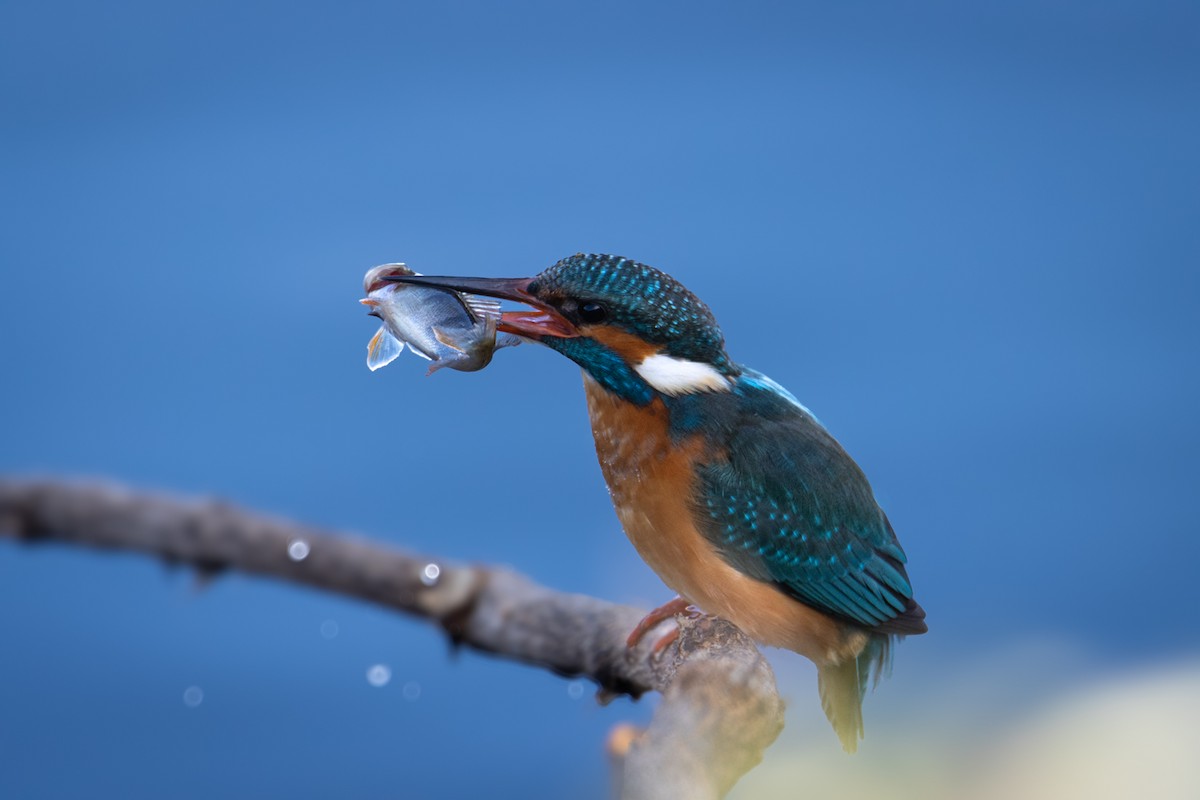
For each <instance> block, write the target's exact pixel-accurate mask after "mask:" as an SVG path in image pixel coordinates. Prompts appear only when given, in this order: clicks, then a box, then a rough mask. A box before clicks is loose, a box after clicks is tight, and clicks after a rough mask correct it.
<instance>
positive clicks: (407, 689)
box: [400, 681, 421, 703]
mask: <svg viewBox="0 0 1200 800" xmlns="http://www.w3.org/2000/svg"><path fill="white" fill-rule="evenodd" d="M400 691H401V692H402V693H403V694H404V699H405V700H407V701H409V702H410V703H411V702H412V701H414V700H416V699H417V698H419V697H420V696H421V684H419V683H417V682H416V681H409V682H408V683H406V684H404V688H403V689H401V690H400Z"/></svg>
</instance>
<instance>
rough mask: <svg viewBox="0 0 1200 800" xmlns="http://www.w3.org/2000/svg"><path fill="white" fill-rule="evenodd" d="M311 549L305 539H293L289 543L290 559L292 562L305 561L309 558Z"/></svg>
mask: <svg viewBox="0 0 1200 800" xmlns="http://www.w3.org/2000/svg"><path fill="white" fill-rule="evenodd" d="M309 552H311V551H310V549H309V546H308V542H306V541H304V540H303V539H292V540H291V541H290V542H288V558H290V559H291V560H292V561H303V560H304V559H306V558H308V554H309Z"/></svg>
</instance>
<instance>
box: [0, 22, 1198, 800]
mask: <svg viewBox="0 0 1200 800" xmlns="http://www.w3.org/2000/svg"><path fill="white" fill-rule="evenodd" d="M1198 80H1200V12H1198V11H1197V8H1196V6H1195V5H1194V4H1189V3H1158V4H1154V5H1153V6H1152V7H1151V6H1149V5H1147V4H1144V3H1135V2H1106V3H1094V2H1087V3H1084V2H1065V3H1045V2H1032V1H1030V2H1017V3H1007V4H1003V5H1002V6H1001V5H997V4H991V3H989V4H970V3H959V2H944V3H936V2H924V3H908V4H889V3H878V4H872V3H841V4H810V3H797V4H787V5H785V4H765V3H764V4H752V3H743V4H736V5H735V4H727V3H709V2H692V3H670V4H649V3H632V4H621V3H609V4H605V6H604V7H603V8H602V9H601V8H597V7H586V6H582V5H579V4H573V3H549V2H548V3H503V4H500V3H496V4H485V3H443V4H429V5H427V6H424V5H423V6H415V7H414V6H410V5H407V4H403V3H355V4H327V5H326V4H312V3H307V4H306V3H275V4H270V3H266V4H255V5H253V6H250V5H247V4H244V3H223V2H213V3H203V4H162V3H149V2H147V3H137V2H121V3H110V4H94V3H71V2H66V3H62V2H45V3H38V4H32V3H6V4H3V5H0V214H2V219H3V223H2V224H0V270H2V271H3V272H2V275H3V284H2V287H3V288H2V289H0V376H2V380H3V388H2V389H0V420H2V422H0V470H2V471H3V472H5V473H8V474H18V475H24V474H31V473H38V474H53V475H71V476H104V477H109V478H113V479H116V480H119V481H123V482H128V483H131V484H134V485H137V486H142V487H149V488H156V489H162V490H168V491H171V492H177V493H181V494H199V495H219V496H222V497H226V498H230V499H232V500H234V501H236V502H239V503H242V504H244V505H247V506H251V507H254V508H258V509H262V510H265V511H268V512H271V513H276V514H281V515H287V516H291V517H295V518H297V519H301V520H304V521H307V522H312V523H317V524H322V525H328V526H334V527H338V528H343V529H348V530H354V531H358V532H361V533H363V534H366V535H370V536H374V537H377V538H379V539H381V540H385V541H389V542H393V543H396V544H398V545H402V546H405V547H409V548H413V549H417V550H423V551H430V552H435V553H440V554H444V555H446V556H451V557H455V558H459V559H464V560H478V561H487V562H501V563H506V564H509V565H512V566H514V567H516V568H517V569H520V570H522V571H524V572H526V573H528V574H530V575H532V576H533V577H535V578H536V579H538V580H540V581H543V582H545V583H547V584H550V585H552V586H555V587H558V588H562V589H566V590H571V591H579V592H586V593H591V594H595V595H598V596H602V597H607V598H611V599H614V600H619V601H623V602H631V603H641V604H645V605H650V604H657V603H658V602H661V601H663V600H665V599H667V597H668V594H667V592H666V590H665V589H664V588H663V587H662V586H661V584H660V583H659V582H658V581H657V579H656V578H655V577H654V575H653V574H652V573H651V572H650V571H649V570H648V568H646V567H645V566H644V565H642V564H641V562H640V561H639V560H638V559H637V557H636V555H635V554H634V553H633V551H632V548H631V547H630V546H629V545H628V543H627V542H626V541H625V539H624V537H623V535H622V534H621V531H620V529H619V527H618V525H617V522H616V519H615V516H614V515H613V513H612V511H611V508H610V506H609V503H608V498H607V495H606V492H605V490H604V487H603V482H602V479H601V477H600V473H599V470H598V468H597V466H596V464H595V458H594V454H593V451H592V446H591V441H590V435H589V433H588V429H587V421H586V415H585V413H584V403H583V396H582V392H581V390H580V386H579V378H578V372H577V370H576V369H575V368H574V366H573V365H571V364H570V363H569V362H567V361H566V360H565V359H562V358H561V357H559V356H557V355H556V354H554V353H551V352H549V351H545V350H540V349H538V348H535V347H522V348H519V349H517V350H512V351H503V352H501V353H500V354H499V355H498V357H497V358H496V360H495V362H494V363H493V365H492V366H491V367H490V368H489V369H487V370H486V371H484V372H481V373H474V374H459V373H452V374H447V373H448V372H449V371H446V372H443V373H439V374H437V375H436V376H434V377H432V378H429V379H426V378H425V377H423V373H424V365H423V362H419V361H417V360H416V359H415V358H411V357H409V356H407V355H406V356H404V357H402V358H401V359H400V360H398V361H397V362H395V363H394V364H393V365H391V366H389V367H388V368H387V369H385V370H383V371H381V372H379V373H375V374H372V373H370V372H368V371H367V369H366V367H365V365H364V358H365V346H366V342H367V339H368V338H369V337H370V335H371V333H372V332H373V329H374V326H373V325H372V324H371V323H372V322H373V320H369V319H368V318H366V317H365V316H364V313H363V309H362V308H361V307H360V306H359V305H358V304H357V303H356V300H357V299H358V297H360V296H361V279H362V274H363V272H364V271H365V270H366V269H367V268H368V267H370V266H372V265H375V264H378V263H382V262H386V261H406V262H407V263H408V264H409V265H411V266H413V267H414V268H415V269H417V270H419V271H421V272H426V273H434V274H436V273H449V274H469V275H476V274H478V275H491V276H517V275H528V274H532V273H534V272H537V271H539V270H541V269H543V268H545V267H546V266H549V265H550V264H551V263H553V262H554V261H556V260H557V259H559V258H561V257H563V256H566V255H569V254H571V253H574V252H576V251H589V252H611V253H618V254H621V255H625V256H628V257H630V258H635V259H638V260H641V261H645V262H647V263H650V264H652V265H654V266H657V267H659V268H662V269H664V270H666V271H668V272H670V273H672V274H673V275H675V276H676V277H677V278H679V279H680V280H682V281H683V282H684V283H685V284H687V285H688V286H689V287H690V288H692V289H693V290H694V291H695V292H696V293H697V294H699V295H700V296H701V297H702V298H704V299H706V300H707V301H708V302H709V303H710V305H711V306H712V307H713V309H714V311H715V312H716V314H717V317H718V319H719V320H720V321H721V323H722V326H723V328H724V330H725V333H726V337H727V341H728V345H729V350H730V353H731V355H732V356H733V357H734V358H735V359H738V360H740V361H743V362H745V363H748V364H751V365H753V366H754V367H756V368H758V369H760V370H762V371H764V372H766V373H768V374H769V375H771V376H772V377H774V378H775V379H776V380H778V381H779V382H781V383H782V384H784V385H785V386H787V387H788V388H789V389H791V390H792V391H793V392H794V393H795V394H796V395H797V396H798V397H799V398H800V399H801V400H802V401H803V402H804V403H805V404H806V405H808V406H809V407H810V408H811V409H813V411H814V412H815V413H816V414H817V415H818V416H819V417H820V418H821V419H822V421H824V422H825V423H826V424H827V425H828V426H829V427H830V428H831V430H832V431H833V433H834V434H835V435H836V436H838V438H839V439H840V440H841V441H842V443H843V444H844V445H845V446H846V447H847V449H848V450H849V451H850V452H851V453H852V454H853V455H854V456H855V458H856V459H857V460H858V461H859V463H860V464H861V465H862V466H863V468H864V469H865V470H866V471H867V474H868V475H869V476H870V477H871V479H872V482H873V484H874V486H875V490H876V494H877V496H878V497H879V499H880V501H881V503H882V504H883V505H884V507H885V508H886V509H887V511H888V513H889V515H890V517H891V519H892V521H893V523H894V525H895V527H896V530H897V532H898V533H899V535H900V538H901V541H902V542H903V543H904V545H905V547H906V549H907V551H908V553H909V556H910V560H911V570H910V572H911V574H912V577H913V580H914V583H915V586H916V590H917V595H918V597H919V599H920V600H921V602H922V604H923V605H924V606H925V607H926V609H927V610H928V612H929V622H930V626H931V633H930V634H929V635H928V636H926V637H922V638H921V639H917V640H913V641H909V642H907V643H905V644H904V645H903V646H902V647H901V648H900V652H899V656H898V660H897V668H896V674H895V676H894V677H893V679H892V680H891V681H890V682H888V683H886V684H885V685H884V686H882V688H881V689H880V691H879V693H878V695H877V696H876V697H875V698H872V700H871V701H870V702H869V705H868V710H867V715H868V722H867V724H868V739H867V744H866V745H865V747H864V749H863V751H862V753H861V755H860V756H859V758H860V759H863V760H865V761H867V763H870V759H871V758H872V755H871V747H872V741H873V738H874V740H875V741H886V738H887V735H888V731H889V730H893V729H894V730H895V731H897V732H899V733H898V734H897V735H900V734H902V733H903V732H904V731H905V730H911V729H912V728H913V726H914V725H919V724H920V722H919V721H920V720H922V719H926V720H927V719H928V717H927V716H926V715H927V714H931V713H933V712H930V711H929V710H928V709H930V708H941V709H945V708H947V707H948V706H947V700H946V697H947V691H949V690H948V689H947V687H958V688H957V689H955V690H954V691H958V692H960V695H954V694H953V692H951V693H950V696H955V697H958V696H961V697H964V698H970V702H971V703H975V704H976V705H977V706H978V708H980V709H984V710H981V711H979V714H984V713H994V714H995V715H997V717H996V718H997V719H999V718H1000V717H1002V716H1003V715H1004V714H1005V713H1010V712H1011V711H1012V709H1013V708H1015V707H1020V706H1021V705H1022V704H1023V703H1024V704H1036V703H1037V702H1039V698H1041V697H1048V696H1052V695H1053V693H1054V692H1055V691H1057V690H1058V689H1059V688H1061V687H1063V686H1064V685H1067V684H1070V683H1072V682H1073V681H1075V680H1077V679H1078V678H1079V677H1080V676H1087V675H1106V674H1110V673H1117V672H1121V671H1123V670H1125V671H1127V670H1138V669H1143V668H1146V669H1150V668H1154V667H1156V666H1157V665H1160V664H1168V663H1175V662H1176V661H1178V660H1179V659H1189V658H1192V657H1194V656H1195V655H1196V654H1197V652H1200V626H1198V625H1197V624H1196V620H1195V592H1196V589H1195V585H1194V583H1195V581H1194V565H1195V564H1196V563H1197V559H1198V558H1200V543H1198V542H1200V539H1198V537H1197V536H1196V533H1197V529H1196V526H1197V523H1196V513H1195V497H1196V495H1195V492H1196V487H1197V485H1198V479H1200V458H1198V456H1197V452H1198V451H1200V422H1198V416H1197V414H1196V408H1197V407H1198V406H1200V379H1198V371H1197V368H1196V364H1197V363H1200V360H1198V353H1197V350H1198V348H1197V344H1198V334H1200V323H1198V321H1197V319H1198V317H1200V313H1198V312H1200V302H1198V301H1200V291H1198V290H1200V269H1198V265H1200V226H1198V225H1197V222H1196V221H1197V219H1198V218H1200V156H1198V152H1200V151H1198V148H1197V142H1200V102H1197V99H1198V95H1197V85H1198ZM480 443H482V445H483V446H482V448H481V447H480V446H479V445H480ZM481 450H482V451H483V452H484V453H490V454H493V455H494V456H495V459H496V460H495V461H493V460H492V459H491V458H488V457H480V456H479V452H480V451H481ZM501 458H502V459H503V464H504V465H505V466H504V468H499V467H498V466H497V464H498V463H499V460H500V459H501ZM514 465H516V467H514ZM521 465H527V468H520V467H521ZM327 621H334V622H336V623H337V628H338V634H337V636H336V637H334V638H325V637H324V636H322V634H321V626H322V623H325V622H327ZM1031 643H1032V644H1031ZM1050 651H1052V652H1054V653H1058V654H1059V655H1060V656H1061V654H1062V653H1070V654H1071V655H1070V656H1069V657H1068V656H1064V657H1062V658H1061V659H1060V660H1055V659H1057V658H1058V656H1055V657H1054V658H1050V659H1049V660H1047V659H1046V658H1045V657H1044V654H1045V653H1046V652H1050ZM1028 653H1033V654H1034V655H1031V656H1029V657H1028V658H1024V657H1023V656H1021V655H1020V654H1028ZM1023 658H1024V660H1022V659H1023ZM1010 659H1012V661H1010ZM774 661H775V663H776V664H777V665H778V668H779V672H780V681H781V688H782V689H783V691H784V693H785V694H786V695H787V696H788V698H789V699H790V702H791V708H790V712H789V726H790V728H789V731H790V732H795V731H811V737H810V738H809V740H807V742H806V743H805V744H804V746H806V747H809V748H818V749H819V750H822V751H823V750H824V749H826V748H828V750H829V752H830V754H831V757H832V754H833V753H834V752H835V750H836V742H835V740H834V737H833V735H832V733H831V732H829V731H827V730H825V728H824V725H825V723H824V721H823V720H822V719H820V711H819V706H818V704H817V702H816V690H815V680H814V678H813V674H812V669H811V667H810V665H808V663H807V662H805V661H803V660H802V659H800V658H799V657H798V656H794V655H792V654H788V653H778V654H777V655H776V656H775V657H774ZM376 663H385V664H387V665H389V666H390V668H391V669H392V671H393V676H394V677H393V679H392V681H391V683H389V684H388V685H387V686H385V687H383V688H373V687H371V686H370V685H369V684H368V683H367V681H366V679H365V673H366V670H367V668H368V667H369V666H370V665H372V664H376ZM1010 663H1014V664H1018V666H1014V667H1013V668H1012V669H1007V668H1004V669H1001V668H999V667H998V666H997V665H1003V664H1010ZM1039 665H1040V666H1039ZM1018 682H1019V684H1020V686H1019V688H1018V685H1017V683H1018ZM406 685H408V686H409V687H410V691H409V694H410V695H411V694H412V693H413V692H412V686H414V685H415V686H419V689H420V694H419V697H418V698H417V699H415V700H412V699H406V697H405V693H404V691H403V687H404V686H406ZM189 686H199V687H202V689H203V691H204V701H203V702H202V703H201V704H200V705H199V706H198V707H196V708H189V707H187V706H186V705H185V704H184V703H183V701H182V695H183V692H184V690H185V689H186V688H187V687H189ZM569 688H570V685H569V684H568V683H567V682H565V681H563V680H562V679H559V678H556V677H553V676H550V675H547V674H543V673H542V672H540V671H537V670H533V669H529V668H525V667H520V666H516V665H511V664H507V663H503V662H498V661H495V660H492V659H489V658H486V657H483V656H480V655H477V654H471V653H464V654H461V655H459V656H451V655H449V654H448V653H447V648H446V646H445V644H444V642H443V641H442V640H441V638H440V637H439V636H438V635H436V634H435V633H434V632H433V631H432V630H430V629H428V628H427V627H425V626H423V625H421V624H417V623H414V622H412V621H410V620H407V619H403V618H398V617H396V616H394V615H391V614H388V613H385V612H383V611H380V610H376V609H374V608H370V607H367V606H364V605H362V604H358V603H353V602H350V601H346V600H342V599H340V598H336V597H329V596H324V595H319V594H315V593H312V592H308V591H305V590H301V589H297V588H293V587H290V586H281V585H276V584H272V583H267V582H262V581H255V580H251V579H246V578H242V577H238V576H233V577H227V578H223V579H221V580H219V581H218V582H217V583H215V584H214V585H213V586H211V587H210V588H209V589H208V590H207V591H204V592H197V591H196V590H195V589H194V587H193V583H192V580H191V577H190V576H189V575H188V574H186V573H184V572H172V571H170V570H167V569H165V568H164V567H163V566H161V565H160V564H157V563H154V562H150V561H148V560H145V559H140V558H136V557H131V556H112V555H97V554H93V553H89V552H82V551H75V550H69V549H62V548H21V547H16V546H14V545H11V544H0V754H3V755H2V756H0V763H2V764H3V766H2V768H0V795H3V796H6V797H9V796H11V797H73V796H81V795H84V794H86V795H88V796H122V797H130V798H133V797H146V798H151V797H163V796H171V797H177V798H188V797H196V798H201V797H203V798H207V797H212V796H216V795H221V796H229V795H230V793H231V792H232V793H233V796H259V797H264V796H273V797H290V798H294V797H328V796H331V795H332V794H334V793H339V794H342V795H343V796H359V795H367V794H371V795H372V796H378V795H380V794H384V795H387V794H394V795H396V796H412V797H441V796H447V797H448V796H464V795H466V794H467V793H471V794H477V793H482V792H487V794H488V795H489V796H492V797H531V796H535V797H566V796H570V797H579V798H601V797H605V796H606V792H607V788H606V787H607V784H606V781H607V776H606V767H605V763H604V759H603V757H602V754H601V743H602V741H603V738H604V735H605V733H606V731H607V730H608V729H609V727H610V726H612V725H613V724H614V723H616V722H618V721H620V720H623V719H634V720H644V719H646V718H647V715H648V714H649V712H650V711H651V710H652V705H653V703H652V701H651V702H649V703H647V702H643V703H640V704H637V705H633V704H629V703H627V702H620V703H617V704H616V705H615V706H612V707H609V708H603V709H602V708H598V707H596V706H595V705H594V704H593V703H592V702H591V701H590V699H589V697H590V692H589V693H585V695H584V698H583V699H574V698H573V697H572V694H571V692H569ZM950 705H953V704H950ZM973 707H975V706H973ZM987 709H990V711H989V710H987ZM947 713H949V712H947ZM930 724H932V723H930ZM889 726H891V727H889ZM877 746H882V745H877ZM768 765H769V766H770V768H771V769H773V770H775V771H776V772H779V771H783V772H784V773H785V774H786V769H787V750H786V749H784V745H782V744H781V745H780V747H778V748H776V749H775V750H773V751H772V752H771V754H770V756H769V758H768ZM798 780H799V778H798Z"/></svg>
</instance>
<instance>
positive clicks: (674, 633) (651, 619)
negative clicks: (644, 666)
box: [625, 597, 704, 656]
mask: <svg viewBox="0 0 1200 800" xmlns="http://www.w3.org/2000/svg"><path fill="white" fill-rule="evenodd" d="M677 616H686V617H689V618H690V619H696V618H698V617H702V616H704V613H703V612H702V611H700V610H699V609H697V608H696V607H695V606H693V605H692V604H691V603H689V602H688V601H687V600H684V599H683V598H682V597H676V598H675V599H674V600H671V601H670V602H668V603H664V604H663V605H661V606H659V607H658V608H656V609H654V610H653V611H651V612H650V613H649V614H647V615H646V616H644V617H642V621H641V622H639V623H638V624H637V626H636V627H634V629H633V630H632V631H631V632H630V634H629V636H628V637H627V638H626V639H625V646H626V647H628V648H629V649H631V650H632V649H633V648H635V647H637V646H638V643H639V642H641V641H642V639H644V638H645V636H646V634H647V633H649V632H650V630H651V629H652V628H654V627H655V626H657V625H658V624H659V623H660V622H664V621H666V620H669V619H674V618H675V617H677ZM678 638H679V626H678V625H676V626H675V627H673V628H671V630H669V631H667V632H666V633H664V634H663V635H662V636H660V637H659V638H658V639H657V640H655V642H654V646H653V648H652V652H653V654H654V655H655V656H658V655H659V654H661V653H662V651H663V650H665V649H666V647H667V645H669V644H670V643H671V642H673V641H675V640H676V639H678Z"/></svg>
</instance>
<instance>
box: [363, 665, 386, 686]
mask: <svg viewBox="0 0 1200 800" xmlns="http://www.w3.org/2000/svg"><path fill="white" fill-rule="evenodd" d="M391 680H392V668H391V667H389V666H388V665H387V664H374V665H372V666H371V667H370V668H369V669H368V670H367V683H369V684H371V685H372V686H374V687H376V688H380V687H383V686H387V685H388V684H389V683H391Z"/></svg>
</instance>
